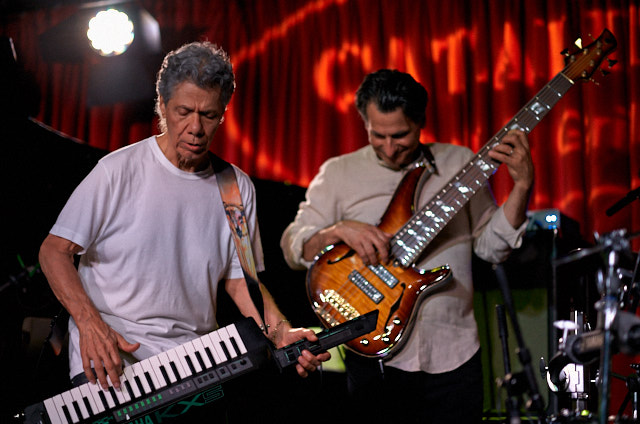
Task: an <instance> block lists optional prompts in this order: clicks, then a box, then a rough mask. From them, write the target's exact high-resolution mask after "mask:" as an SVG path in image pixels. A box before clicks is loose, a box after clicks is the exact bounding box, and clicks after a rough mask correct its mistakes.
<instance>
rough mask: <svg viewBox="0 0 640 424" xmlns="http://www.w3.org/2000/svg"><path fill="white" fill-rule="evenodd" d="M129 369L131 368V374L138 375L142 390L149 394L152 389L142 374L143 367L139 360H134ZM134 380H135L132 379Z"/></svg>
mask: <svg viewBox="0 0 640 424" xmlns="http://www.w3.org/2000/svg"><path fill="white" fill-rule="evenodd" d="M131 369H132V370H133V371H132V372H133V375H134V376H135V377H138V380H140V384H141V385H142V390H143V391H144V394H150V393H151V392H152V391H153V390H151V386H149V382H148V381H147V377H145V375H144V369H143V368H142V364H141V363H140V362H136V363H135V364H133V365H131ZM134 381H135V380H134Z"/></svg>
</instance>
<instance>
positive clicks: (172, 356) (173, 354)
mask: <svg viewBox="0 0 640 424" xmlns="http://www.w3.org/2000/svg"><path fill="white" fill-rule="evenodd" d="M166 354H167V357H168V358H169V361H171V363H173V365H175V367H176V370H177V371H178V375H177V376H176V377H178V378H180V379H184V378H187V371H185V370H184V367H183V366H182V361H181V360H180V356H179V354H178V351H177V350H176V348H173V349H169V350H168V351H167V352H166ZM172 369H173V368H172ZM188 372H189V374H191V371H188Z"/></svg>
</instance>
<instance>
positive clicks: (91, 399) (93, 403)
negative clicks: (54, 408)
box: [78, 383, 104, 415]
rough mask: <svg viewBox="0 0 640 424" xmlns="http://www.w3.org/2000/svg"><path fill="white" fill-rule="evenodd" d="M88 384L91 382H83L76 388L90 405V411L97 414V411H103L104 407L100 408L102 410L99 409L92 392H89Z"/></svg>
mask: <svg viewBox="0 0 640 424" xmlns="http://www.w3.org/2000/svg"><path fill="white" fill-rule="evenodd" d="M89 385H91V383H86V384H83V385H81V386H80V387H78V388H79V389H80V393H82V396H84V397H86V398H87V401H88V402H89V406H90V407H91V411H92V413H93V414H94V415H97V414H98V413H100V412H102V411H104V408H102V411H101V410H100V407H99V406H98V404H97V403H96V399H95V398H94V397H93V393H91V389H90V388H89Z"/></svg>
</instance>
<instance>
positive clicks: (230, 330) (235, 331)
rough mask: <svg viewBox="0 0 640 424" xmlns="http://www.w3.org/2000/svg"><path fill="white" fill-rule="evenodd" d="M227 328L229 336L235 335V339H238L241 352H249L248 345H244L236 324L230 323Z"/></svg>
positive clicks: (242, 353)
mask: <svg viewBox="0 0 640 424" xmlns="http://www.w3.org/2000/svg"><path fill="white" fill-rule="evenodd" d="M226 329H227V332H228V333H229V336H231V337H233V339H234V340H235V341H236V344H237V345H238V348H239V349H240V354H241V355H244V354H245V353H247V347H246V346H245V345H244V342H243V341H242V337H240V333H238V329H237V328H236V326H235V324H231V325H228V326H227V327H226Z"/></svg>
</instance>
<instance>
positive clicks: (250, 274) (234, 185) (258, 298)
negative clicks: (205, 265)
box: [209, 152, 268, 332]
mask: <svg viewBox="0 0 640 424" xmlns="http://www.w3.org/2000/svg"><path fill="white" fill-rule="evenodd" d="M209 158H210V159H211V164H212V166H213V170H214V172H215V173H216V180H217V183H218V188H219V189H220V196H221V197H222V205H223V206H224V212H225V215H226V216H227V221H228V222H229V227H230V228H231V234H232V236H233V242H234V243H235V245H236V250H237V252H238V257H239V258H240V264H241V265H242V272H243V274H244V279H245V281H246V282H247V288H248V290H249V295H250V296H251V300H252V301H253V304H254V305H255V307H256V309H257V310H258V313H259V314H260V318H262V322H263V323H264V324H266V323H265V321H264V300H263V298H262V292H261V291H260V283H258V274H257V272H256V264H255V260H254V256H253V251H252V249H251V237H250V236H249V228H248V227H247V218H246V216H245V213H244V205H243V204H242V198H241V197H240V188H239V187H238V181H237V179H236V173H235V171H234V170H233V167H232V166H231V164H229V163H228V162H227V161H225V160H224V159H221V158H220V157H218V156H216V155H214V154H213V153H211V152H209ZM263 328H264V329H265V332H266V331H267V329H268V327H267V325H263Z"/></svg>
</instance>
